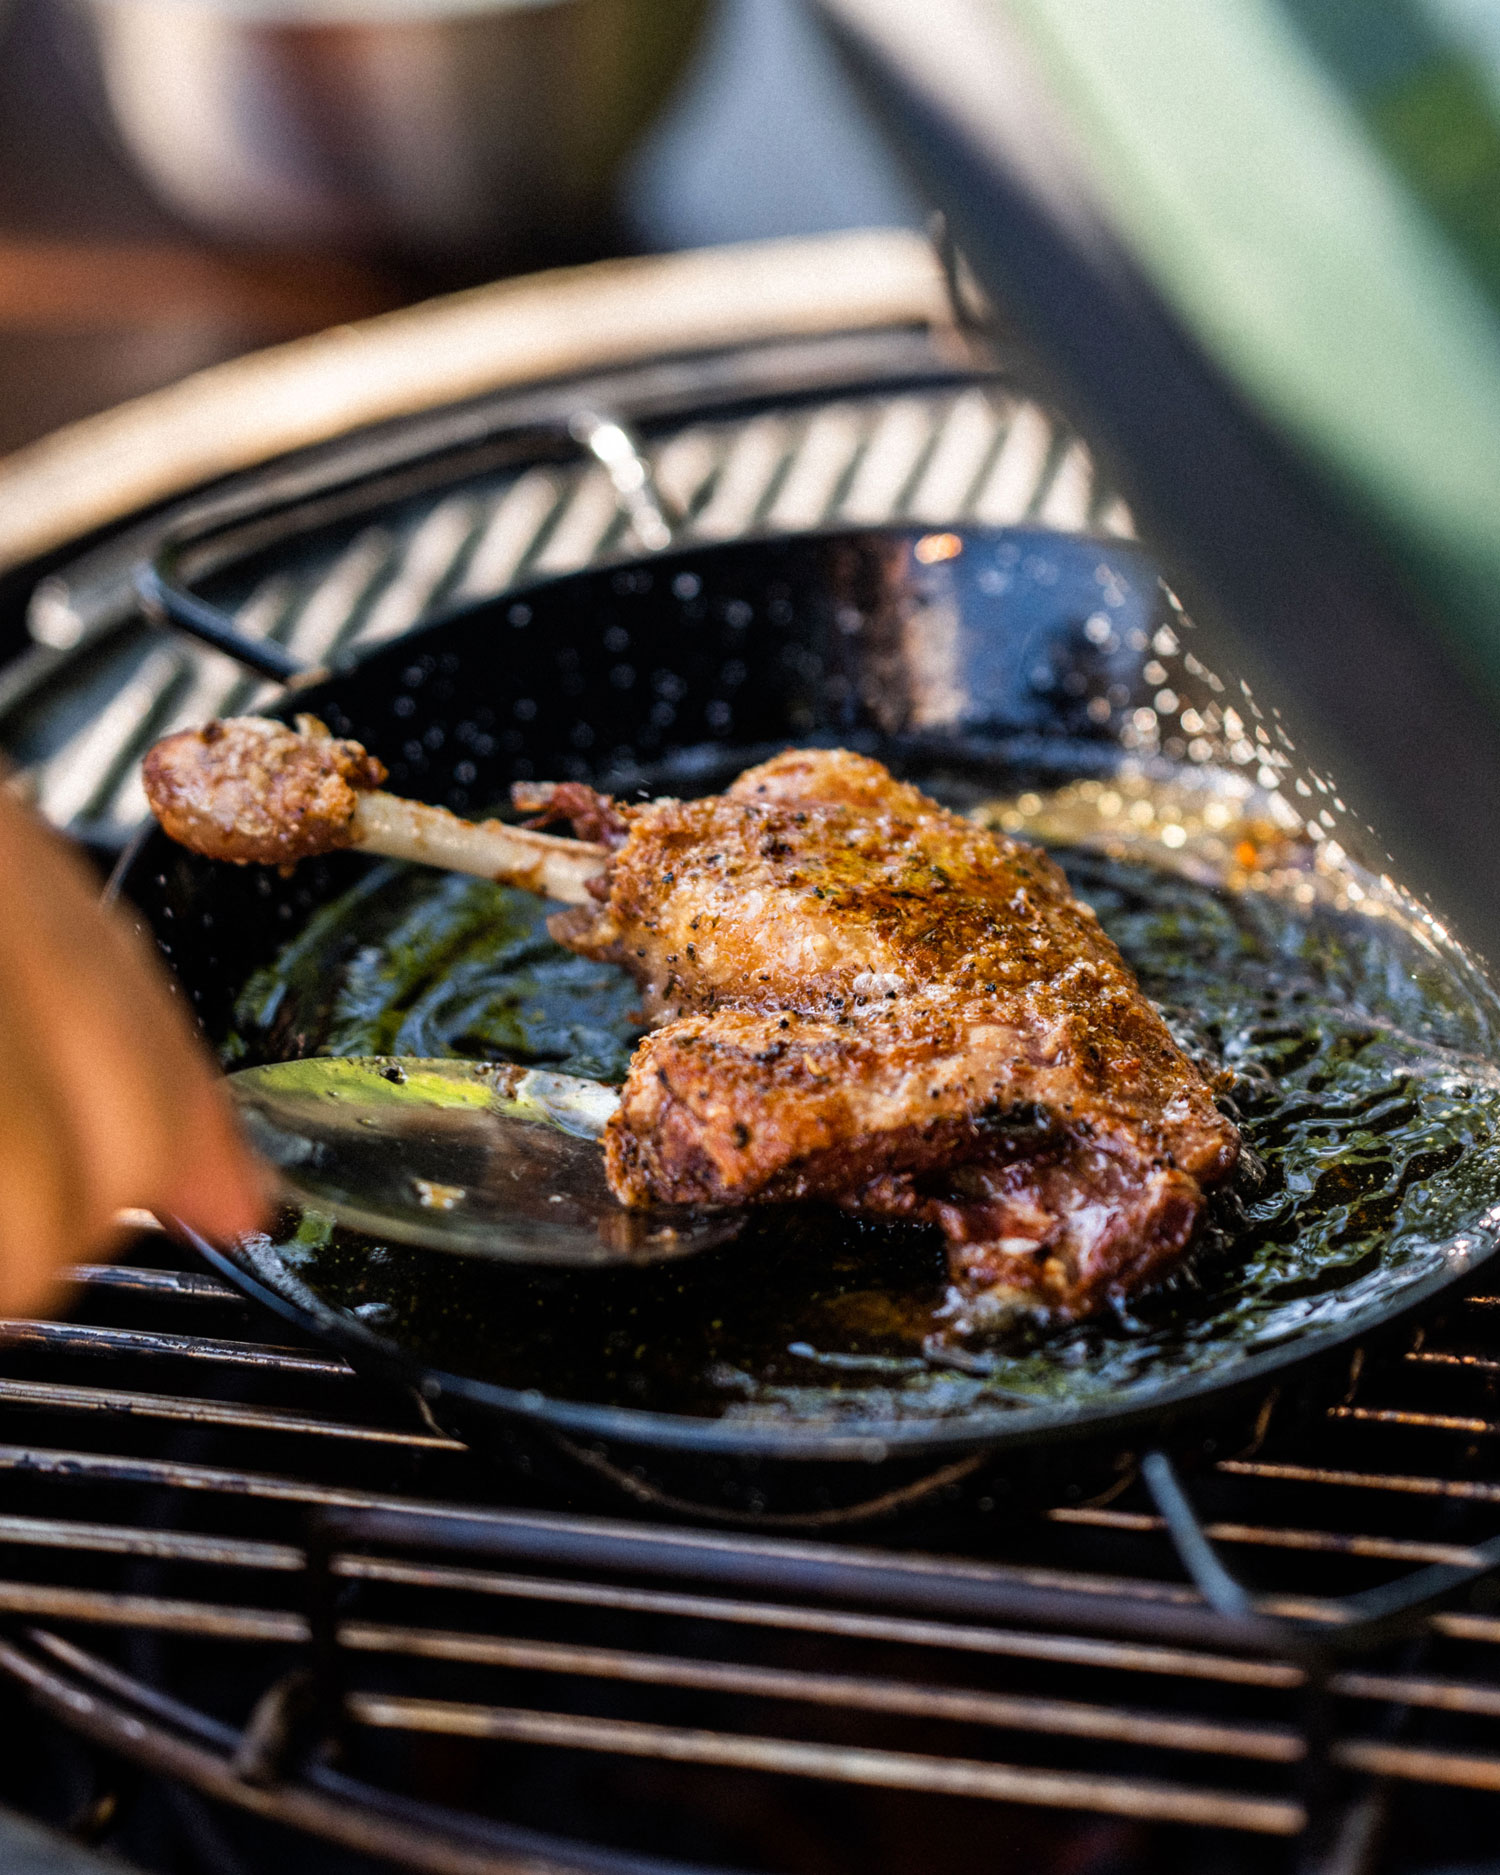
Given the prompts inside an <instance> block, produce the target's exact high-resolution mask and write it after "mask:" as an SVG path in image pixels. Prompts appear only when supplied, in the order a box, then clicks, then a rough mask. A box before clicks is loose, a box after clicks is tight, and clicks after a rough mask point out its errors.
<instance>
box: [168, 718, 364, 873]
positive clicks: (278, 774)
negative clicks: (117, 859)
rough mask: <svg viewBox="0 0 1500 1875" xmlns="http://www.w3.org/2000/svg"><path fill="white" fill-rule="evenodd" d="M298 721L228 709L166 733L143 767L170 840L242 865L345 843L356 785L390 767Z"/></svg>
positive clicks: (289, 861) (287, 861) (287, 860)
mask: <svg viewBox="0 0 1500 1875" xmlns="http://www.w3.org/2000/svg"><path fill="white" fill-rule="evenodd" d="M297 722H298V728H297V729H296V730H292V729H288V728H287V727H286V725H285V724H284V723H273V722H269V721H268V720H267V719H266V718H265V717H263V716H230V717H226V718H225V719H224V720H223V721H222V722H214V723H208V724H206V725H205V726H204V727H203V728H202V729H184V730H183V731H181V733H180V734H178V735H175V736H166V737H164V738H163V739H162V740H161V741H160V742H158V743H157V744H156V746H155V747H154V748H153V749H152V750H151V751H150V752H149V753H148V755H147V756H146V760H145V763H144V765H143V768H142V779H143V781H144V783H145V788H146V798H147V799H148V800H149V801H150V803H151V811H152V812H153V813H154V814H155V815H156V817H157V819H158V820H159V821H160V822H161V824H162V826H163V827H165V828H166V830H167V832H168V833H169V834H170V835H171V836H172V838H173V839H174V840H180V841H181V842H182V844H183V845H184V846H190V847H192V848H193V850H194V851H195V852H198V853H204V854H206V855H207V856H208V857H209V858H210V859H229V860H233V861H234V862H235V863H236V864H237V865H241V866H244V865H249V864H251V863H252V862H253V863H257V864H260V865H264V866H290V865H294V864H295V863H296V861H298V860H299V859H309V858H311V857H312V856H313V855H314V854H316V853H327V852H330V851H331V850H332V849H334V848H335V847H340V846H348V845H349V843H350V840H351V838H352V828H351V823H352V821H353V818H354V810H355V807H356V806H357V804H358V798H359V793H360V791H362V790H364V789H368V788H378V787H379V786H380V784H381V782H382V781H384V780H385V767H384V765H383V764H382V763H381V762H379V761H377V760H376V758H375V757H374V756H373V755H369V754H367V753H366V752H365V750H364V749H363V748H362V747H361V746H360V744H359V743H357V742H340V741H339V740H338V739H337V738H336V737H334V736H331V735H329V733H328V731H327V730H326V729H325V728H324V727H323V725H322V724H321V723H319V722H317V721H316V719H315V718H313V717H310V716H302V717H299V718H298V719H297Z"/></svg>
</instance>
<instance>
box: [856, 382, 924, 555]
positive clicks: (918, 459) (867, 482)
mask: <svg viewBox="0 0 1500 1875" xmlns="http://www.w3.org/2000/svg"><path fill="white" fill-rule="evenodd" d="M929 408H930V406H929V404H928V401H927V400H926V399H924V398H920V397H898V398H895V399H894V400H893V401H892V402H891V403H889V404H887V405H886V406H885V408H884V410H882V411H881V413H880V415H879V417H878V418H877V420H876V423H875V428H874V430H873V431H872V432H871V435H870V438H869V441H868V442H867V443H866V444H865V449H864V454H863V455H862V456H861V457H860V459H859V462H858V464H857V465H856V467H855V470H854V476H853V479H852V480H851V482H850V484H849V488H848V492H847V493H846V494H845V496H844V499H843V500H842V502H840V504H839V518H840V519H841V520H844V521H852V522H854V523H856V524H858V525H861V526H862V525H865V524H866V523H875V522H880V521H887V520H890V519H891V518H892V517H893V516H895V515H898V514H900V513H901V512H902V508H903V503H904V500H905V497H906V493H907V490H908V489H909V488H910V486H911V483H912V481H913V479H914V478H915V476H916V474H917V471H918V469H919V468H920V467H921V465H922V462H923V460H924V459H925V458H926V456H927V454H928V451H929V449H930V448H931V445H932V419H931V416H930V415H929Z"/></svg>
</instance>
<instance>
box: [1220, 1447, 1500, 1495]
mask: <svg viewBox="0 0 1500 1875" xmlns="http://www.w3.org/2000/svg"><path fill="white" fill-rule="evenodd" d="M1217 1469H1218V1470H1219V1471H1221V1472H1227V1473H1228V1474H1229V1475H1230V1476H1231V1477H1236V1478H1266V1479H1269V1480H1272V1481H1273V1482H1275V1483H1278V1484H1316V1485H1336V1486H1338V1487H1339V1488H1340V1489H1346V1490H1354V1491H1394V1492H1398V1493H1400V1494H1401V1495H1402V1496H1404V1497H1451V1498H1461V1499H1468V1500H1470V1501H1471V1502H1474V1503H1478V1504H1500V1484H1490V1483H1487V1482H1486V1481H1485V1480H1483V1479H1479V1478H1425V1477H1422V1476H1420V1475H1419V1476H1415V1477H1413V1476H1402V1475H1400V1474H1397V1473H1394V1472H1379V1471H1335V1470H1330V1469H1328V1468H1326V1467H1323V1466H1319V1465H1282V1464H1270V1463H1268V1462H1267V1461H1266V1460H1264V1459H1249V1458H1221V1459H1220V1460H1219V1463H1218V1466H1217Z"/></svg>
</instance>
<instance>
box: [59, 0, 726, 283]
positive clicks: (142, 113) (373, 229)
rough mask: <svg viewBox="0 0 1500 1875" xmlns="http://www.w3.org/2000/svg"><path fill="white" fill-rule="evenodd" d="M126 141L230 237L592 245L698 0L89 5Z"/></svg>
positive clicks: (504, 248) (447, 250)
mask: <svg viewBox="0 0 1500 1875" xmlns="http://www.w3.org/2000/svg"><path fill="white" fill-rule="evenodd" d="M87 4H88V10H89V13H90V16H91V18H92V21H93V25H94V30H95V34H96V38H97V41H98V47H99V54H100V60H101V65H102V70H103V76H104V82H105V86H106V89H107V91H108V94H109V99H110V103H111V105H112V108H113V110H114V113H115V117H116V119H117V121H118V124H119V127H120V130H121V133H122V134H123V136H124V139H125V141H126V143H127V145H128V146H129V148H130V149H131V151H132V152H133V154H134V156H135V158H136V160H137V162H138V163H139V164H140V166H141V168H142V169H143V171H144V172H145V174H146V175H147V177H148V178H149V179H150V180H151V182H152V183H153V184H154V185H155V187H156V188H157V189H158V191H159V192H160V193H161V194H162V195H163V196H164V197H165V198H166V199H167V201H168V202H170V203H171V204H172V205H173V206H174V207H175V208H177V209H178V210H179V211H180V212H181V213H183V214H184V215H186V216H187V217H188V218H190V219H191V220H193V221H195V222H197V223H199V224H200V225H202V226H204V227H207V228H209V229H211V230H213V231H214V232H215V233H218V234H222V235H227V236H230V237H232V238H248V239H252V240H272V241H276V242H293V243H307V242H316V243H328V244H332V245H337V246H339V247H341V248H345V249H354V250H364V251H387V252H390V251H395V252H406V253H409V254H413V255H417V256H421V257H426V258H440V257H445V256H446V257H454V258H466V259H470V260H474V259H483V260H491V259H500V258H503V257H505V256H507V255H509V256H515V257H521V256H529V255H534V254H536V253H538V252H542V253H546V252H551V251H554V250H559V249H560V250H562V251H567V250H568V249H570V248H574V247H577V246H580V245H582V244H585V243H586V240H587V230H588V229H589V228H590V227H592V226H594V225H596V224H597V223H598V222H599V221H600V220H601V218H602V217H604V216H605V215H606V214H607V211H608V205H609V201H610V195H611V188H612V184H613V182H614V180H615V177H616V175H617V173H618V170H619V168H620V165H621V163H622V161H623V159H624V157H625V156H626V155H627V154H628V152H629V151H630V149H631V147H632V145H633V144H634V142H635V141H636V139H637V137H638V136H639V134H640V133H641V131H642V130H643V129H644V128H645V126H646V125H647V123H648V122H649V121H650V119H651V117H652V115H653V114H654V112H655V111H656V109H657V107H658V106H659V105H660V103H661V102H662V100H663V99H664V98H665V96H666V94H667V92H668V90H669V89H670V87H671V85H672V82H673V80H674V79H675V78H676V76H677V74H678V72H679V70H680V69H681V67H682V65H683V63H684V61H685V59H686V57H687V53H688V51H689V49H690V47H691V45H692V42H693V40H694V37H695V34H696V30H697V27H698V24H699V20H700V18H701V16H702V13H703V11H704V7H705V4H706V0H302V3H301V4H298V0H87Z"/></svg>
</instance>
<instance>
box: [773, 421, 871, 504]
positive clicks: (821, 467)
mask: <svg viewBox="0 0 1500 1875" xmlns="http://www.w3.org/2000/svg"><path fill="white" fill-rule="evenodd" d="M863 434H864V423H863V422H862V420H861V417H860V414H859V412H858V411H857V410H856V409H855V408H854V407H853V406H852V405H840V404H833V405H830V406H829V407H828V408H827V409H825V410H819V411H817V412H816V413H815V414H814V415H813V418H812V420H811V421H810V422H809V424H808V426H807V428H806V429H805V430H804V431H803V433H802V440H801V442H800V443H799V444H798V445H797V449H796V453H795V454H794V455H793V456H792V459H791V461H790V462H789V463H788V464H787V468H786V473H785V475H784V476H783V477H782V479H781V485H780V487H779V488H778V489H777V491H776V498H775V500H774V501H773V502H772V503H771V505H770V507H769V508H768V509H767V510H766V515H765V525H766V526H767V527H768V528H799V527H813V526H816V524H817V523H818V522H819V521H820V520H822V518H823V516H824V515H825V514H826V513H827V512H828V509H829V505H830V504H831V503H832V501H833V498H834V496H835V494H836V493H837V491H838V489H839V486H840V484H841V483H842V482H843V480H844V478H845V476H846V475H847V474H848V472H849V465H850V464H851V463H852V462H853V460H854V457H855V455H856V453H857V452H858V449H859V445H860V441H861V439H862V437H863Z"/></svg>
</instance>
